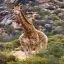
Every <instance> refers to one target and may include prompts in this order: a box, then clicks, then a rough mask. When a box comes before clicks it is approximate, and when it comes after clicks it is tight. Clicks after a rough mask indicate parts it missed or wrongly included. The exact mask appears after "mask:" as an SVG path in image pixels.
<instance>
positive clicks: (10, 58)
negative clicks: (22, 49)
mask: <svg viewBox="0 0 64 64" xmlns="http://www.w3.org/2000/svg"><path fill="white" fill-rule="evenodd" d="M9 61H16V58H15V56H13V55H9V56H8V57H7V62H9Z"/></svg>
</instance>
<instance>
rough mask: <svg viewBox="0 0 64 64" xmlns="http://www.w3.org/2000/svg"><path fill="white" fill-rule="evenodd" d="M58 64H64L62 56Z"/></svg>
mask: <svg viewBox="0 0 64 64" xmlns="http://www.w3.org/2000/svg"><path fill="white" fill-rule="evenodd" d="M59 64H64V56H62V57H61V58H60V60H59Z"/></svg>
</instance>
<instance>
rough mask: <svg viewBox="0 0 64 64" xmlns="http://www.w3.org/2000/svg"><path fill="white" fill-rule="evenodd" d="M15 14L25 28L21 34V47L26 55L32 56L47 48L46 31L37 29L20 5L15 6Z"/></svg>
mask: <svg viewBox="0 0 64 64" xmlns="http://www.w3.org/2000/svg"><path fill="white" fill-rule="evenodd" d="M14 14H15V16H16V18H17V19H18V21H19V22H20V23H21V24H22V26H23V28H24V33H23V34H21V35H20V37H19V41H20V44H21V49H22V50H23V51H24V52H25V53H26V55H27V56H31V55H32V54H36V53H39V52H40V51H41V50H45V49H46V48H47V44H48V38H47V36H46V35H45V33H43V32H41V31H39V30H37V29H36V28H35V27H34V25H33V23H32V22H31V21H29V20H28V19H26V17H25V14H24V13H23V11H22V9H21V10H20V7H19V6H16V7H14ZM33 51H34V52H35V53H33Z"/></svg>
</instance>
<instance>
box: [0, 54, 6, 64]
mask: <svg viewBox="0 0 64 64" xmlns="http://www.w3.org/2000/svg"><path fill="white" fill-rule="evenodd" d="M6 62H7V57H6V56H5V55H4V54H1V53H0V63H1V64H6Z"/></svg>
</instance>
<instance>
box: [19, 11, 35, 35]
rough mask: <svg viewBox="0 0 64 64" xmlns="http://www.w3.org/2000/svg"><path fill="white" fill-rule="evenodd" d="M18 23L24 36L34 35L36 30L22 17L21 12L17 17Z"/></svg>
mask: <svg viewBox="0 0 64 64" xmlns="http://www.w3.org/2000/svg"><path fill="white" fill-rule="evenodd" d="M18 17H19V19H20V23H21V24H22V25H23V28H24V34H25V35H26V36H31V35H32V34H33V35H36V29H35V27H34V25H33V24H32V23H30V22H29V21H28V20H27V19H26V18H25V16H24V14H23V12H21V13H20V14H19V15H18Z"/></svg>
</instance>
